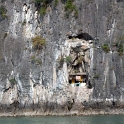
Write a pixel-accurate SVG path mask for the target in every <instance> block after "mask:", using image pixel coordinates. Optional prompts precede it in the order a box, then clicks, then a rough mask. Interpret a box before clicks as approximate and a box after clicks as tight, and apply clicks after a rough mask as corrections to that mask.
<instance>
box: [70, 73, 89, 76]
mask: <svg viewBox="0 0 124 124" xmlns="http://www.w3.org/2000/svg"><path fill="white" fill-rule="evenodd" d="M76 75H79V76H82V75H87V74H86V73H85V72H83V73H72V74H69V76H76Z"/></svg>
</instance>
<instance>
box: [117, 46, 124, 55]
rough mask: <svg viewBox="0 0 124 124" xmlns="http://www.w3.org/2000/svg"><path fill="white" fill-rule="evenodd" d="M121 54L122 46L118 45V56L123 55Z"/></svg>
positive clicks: (123, 47) (123, 48) (123, 50)
mask: <svg viewBox="0 0 124 124" xmlns="http://www.w3.org/2000/svg"><path fill="white" fill-rule="evenodd" d="M123 52H124V45H123V44H119V45H118V53H119V55H123Z"/></svg>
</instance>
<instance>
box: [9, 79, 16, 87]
mask: <svg viewBox="0 0 124 124" xmlns="http://www.w3.org/2000/svg"><path fill="white" fill-rule="evenodd" d="M9 81H10V83H11V84H12V85H14V84H16V83H17V81H16V80H15V78H13V79H10V80H9Z"/></svg>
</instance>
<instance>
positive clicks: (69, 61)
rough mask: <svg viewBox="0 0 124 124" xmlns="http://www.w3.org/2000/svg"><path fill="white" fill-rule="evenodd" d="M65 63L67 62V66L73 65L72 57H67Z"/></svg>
mask: <svg viewBox="0 0 124 124" xmlns="http://www.w3.org/2000/svg"><path fill="white" fill-rule="evenodd" d="M65 61H66V62H67V64H71V63H72V58H71V56H67V57H66V58H65Z"/></svg>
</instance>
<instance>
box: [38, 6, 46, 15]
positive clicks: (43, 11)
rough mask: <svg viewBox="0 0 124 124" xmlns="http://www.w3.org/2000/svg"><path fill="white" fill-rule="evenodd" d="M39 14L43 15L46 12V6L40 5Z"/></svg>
mask: <svg viewBox="0 0 124 124" xmlns="http://www.w3.org/2000/svg"><path fill="white" fill-rule="evenodd" d="M39 13H40V15H45V14H46V7H45V6H42V7H41V8H40V10H39Z"/></svg>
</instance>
